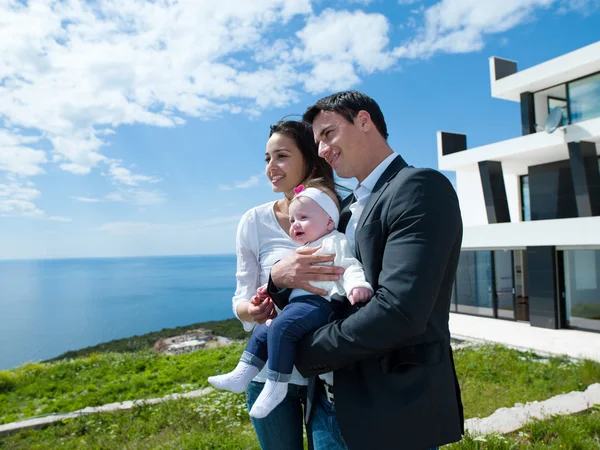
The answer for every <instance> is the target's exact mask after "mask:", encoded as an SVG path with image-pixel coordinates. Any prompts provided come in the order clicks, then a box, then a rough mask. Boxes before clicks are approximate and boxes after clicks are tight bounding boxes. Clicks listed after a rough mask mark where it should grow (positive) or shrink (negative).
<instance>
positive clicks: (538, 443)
mask: <svg viewBox="0 0 600 450" xmlns="http://www.w3.org/2000/svg"><path fill="white" fill-rule="evenodd" d="M444 449H445V450H513V449H519V450H521V449H523V450H525V449H528V450H529V449H530V450H546V449H547V450H600V407H598V406H596V407H594V408H593V409H592V410H590V411H589V412H587V413H584V414H579V415H575V416H562V417H560V416H558V417H555V418H553V419H551V420H547V421H543V422H542V421H535V422H532V423H530V424H528V425H526V426H525V427H523V428H521V429H520V430H519V431H517V432H515V433H511V434H509V435H506V436H502V435H490V436H479V437H477V436H470V435H467V436H466V437H465V438H464V439H463V440H462V441H461V442H459V443H457V444H452V445H448V446H445V447H444Z"/></svg>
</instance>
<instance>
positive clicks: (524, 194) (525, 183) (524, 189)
mask: <svg viewBox="0 0 600 450" xmlns="http://www.w3.org/2000/svg"><path fill="white" fill-rule="evenodd" d="M521 217H522V218H523V221H524V222H528V221H530V220H531V204H530V203H529V175H522V176H521Z"/></svg>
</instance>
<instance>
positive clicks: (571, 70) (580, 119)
mask: <svg viewBox="0 0 600 450" xmlns="http://www.w3.org/2000/svg"><path fill="white" fill-rule="evenodd" d="M490 79H491V93H492V96H493V97H495V98H499V99H504V100H508V101H517V102H520V105H521V123H522V130H523V135H522V136H518V137H515V138H512V139H507V140H505V141H501V142H495V143H490V144H488V145H483V146H480V147H476V148H469V149H467V144H466V142H467V137H466V136H465V135H461V134H454V133H449V132H443V131H439V132H438V135H437V138H438V139H437V141H438V165H439V169H440V170H445V171H454V172H456V190H457V193H458V198H459V201H460V206H461V212H462V218H463V225H464V234H463V243H462V253H461V261H460V262H459V267H458V272H457V278H456V282H455V291H454V296H453V306H452V308H453V311H455V312H463V313H468V314H476V315H484V316H490V317H495V318H505V319H513V320H523V321H529V322H530V323H531V324H532V325H533V326H540V327H546V328H568V327H575V328H577V327H580V328H584V329H591V330H595V331H600V42H596V43H594V44H591V45H588V46H586V47H583V48H581V49H578V50H575V51H573V52H571V53H568V54H566V55H562V56H559V57H558V58H555V59H552V60H550V61H547V62H544V63H542V64H539V65H537V66H534V67H531V68H528V69H525V70H522V71H517V65H516V63H515V62H513V61H510V60H505V59H500V58H490ZM550 111H556V112H555V113H554V116H555V117H556V119H559V120H560V122H559V123H558V124H557V123H555V124H554V125H555V126H554V127H550V129H548V131H546V130H547V129H546V124H547V122H550V121H549V113H550ZM561 114H562V115H561ZM466 128H467V129H468V126H467V127H466Z"/></svg>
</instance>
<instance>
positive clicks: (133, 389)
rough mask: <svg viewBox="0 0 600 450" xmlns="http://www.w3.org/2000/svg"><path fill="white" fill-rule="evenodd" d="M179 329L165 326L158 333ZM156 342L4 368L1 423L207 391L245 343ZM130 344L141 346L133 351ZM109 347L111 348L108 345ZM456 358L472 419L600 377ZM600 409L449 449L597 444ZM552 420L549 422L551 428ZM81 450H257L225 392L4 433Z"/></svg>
mask: <svg viewBox="0 0 600 450" xmlns="http://www.w3.org/2000/svg"><path fill="white" fill-rule="evenodd" d="M195 327H196V328H197V326H195ZM237 327H238V328H239V324H238V325H237ZM230 328H231V331H232V333H231V334H230V336H231V337H235V336H232V334H233V333H237V332H238V330H236V329H235V328H234V327H233V326H232V325H231V324H230V323H229V322H227V321H226V322H225V324H224V325H223V329H224V330H225V331H224V332H222V333H218V334H227V333H228V331H227V330H228V329H230ZM180 332H181V331H178V332H177V333H171V332H170V331H169V330H163V331H161V332H160V333H162V336H159V337H164V336H172V335H174V334H178V333H180ZM242 336H246V335H242ZM154 341H155V339H154V338H152V339H150V338H147V337H145V336H140V337H135V338H132V339H129V340H121V341H118V342H117V344H115V343H109V344H102V345H101V346H96V347H94V348H93V350H92V349H84V350H83V351H81V352H78V357H75V358H67V359H65V358H61V359H60V360H56V361H54V362H47V363H36V364H28V365H24V366H22V367H19V368H17V369H14V370H7V371H1V372H0V423H8V422H12V421H15V420H21V419H24V418H28V417H32V416H36V415H41V414H48V413H53V412H69V411H74V410H77V409H81V408H84V407H86V406H98V405H102V404H106V403H112V402H117V401H125V400H133V399H144V398H152V397H160V396H163V395H166V394H170V393H175V392H179V393H183V392H188V391H190V390H195V389H200V388H202V387H206V386H207V383H206V377H207V376H209V375H212V374H214V373H222V372H224V371H228V370H230V369H231V368H233V367H234V366H235V364H236V362H237V360H238V358H239V356H240V354H241V351H242V348H243V344H242V343H236V344H234V345H232V346H231V347H226V348H219V349H210V350H204V351H200V352H196V353H191V354H185V355H178V356H162V355H158V354H156V353H154V352H153V351H151V350H149V348H150V347H151V345H152V344H153V343H154ZM127 342H129V344H127ZM132 347H135V348H138V350H136V351H132V350H130V348H132ZM107 350H111V351H109V352H105V351H107ZM115 350H116V351H120V353H117V352H115ZM95 352H100V353H95ZM102 352H104V353H102ZM455 359H456V368H457V372H458V374H459V378H460V383H461V388H462V394H463V402H464V405H465V413H466V417H467V418H470V417H486V416H488V415H490V414H491V413H493V412H494V411H495V410H496V409H498V408H500V407H510V406H513V405H514V404H515V403H525V402H527V401H533V400H545V399H547V398H549V397H552V396H554V395H557V394H560V393H564V392H569V391H573V390H583V389H585V388H586V387H587V386H588V385H590V384H592V383H595V382H598V381H600V364H599V363H595V362H592V361H571V360H569V359H567V358H554V357H553V358H543V357H540V356H537V355H535V354H533V353H523V352H519V351H517V350H512V349H508V348H505V347H502V346H496V345H485V346H474V347H466V348H463V349H460V350H457V351H456V352H455ZM599 414H600V413H599V412H598V411H597V410H596V411H593V412H592V413H590V414H586V415H581V416H577V417H572V418H562V419H557V420H555V421H552V422H546V423H541V424H534V425H532V427H531V428H530V431H527V432H526V433H529V434H526V435H523V436H520V435H515V436H509V437H506V438H504V437H486V439H487V440H486V441H485V442H483V441H481V440H477V439H481V438H477V439H475V438H472V437H467V438H465V440H464V441H463V442H462V443H460V444H458V445H455V446H452V447H449V448H452V449H463V448H464V449H488V448H490V449H494V448H498V449H505V448H506V449H508V448H560V447H550V446H549V445H554V444H552V443H551V442H555V441H553V440H552V439H554V437H556V436H562V434H561V433H563V434H564V433H565V432H566V431H565V430H572V431H569V433H571V434H572V435H573V436H571V437H569V439H570V441H573V442H575V440H576V439H575V438H576V435H578V436H579V437H580V438H581V439H582V440H583V441H582V442H585V444H586V445H587V446H583V447H562V448H582V449H583V448H585V449H589V448H595V447H593V446H590V445H589V443H590V442H592V443H593V442H594V441H593V439H596V440H597V439H598V432H597V430H598V423H599V422H600V418H599ZM571 420H572V421H573V422H572V423H571V422H569V421H571ZM546 426H548V427H550V428H544V427H546ZM593 430H596V431H593ZM559 431H560V432H559ZM524 432H525V431H524ZM544 433H545V434H544ZM557 433H558V434H557ZM594 433H595V434H594ZM538 436H546V438H544V439H546V441H544V442H546V443H547V444H548V445H547V446H546V447H540V446H538V447H536V445H542V444H539V443H538V442H541V441H542V440H543V439H542V438H539V439H538ZM553 436H554V437H553ZM560 439H562V438H559V441H556V442H560ZM589 439H592V441H589ZM586 440H587V441H586ZM588 441H589V442H588ZM556 445H559V444H556ZM596 445H597V442H596ZM82 447H86V448H132V449H133V448H135V449H137V448H207V449H208V448H210V449H221V448H222V449H229V448H231V449H245V448H249V449H254V448H259V447H258V443H257V442H256V439H255V437H254V433H253V431H252V427H251V425H250V421H249V418H248V415H247V413H246V410H245V405H244V396H243V395H233V394H229V393H224V392H215V393H212V394H210V395H209V396H206V397H203V398H201V399H194V400H178V401H170V402H166V403H164V404H160V405H155V406H144V407H136V408H135V409H134V410H132V411H128V412H119V413H113V414H98V415H93V416H87V417H83V418H79V419H75V420H67V421H64V422H62V423H58V424H55V425H52V426H50V427H47V428H45V429H41V430H32V431H27V432H20V433H17V434H14V435H12V436H9V437H5V438H1V439H0V449H3V448H11V449H12V448H82Z"/></svg>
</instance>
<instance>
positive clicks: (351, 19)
mask: <svg viewBox="0 0 600 450" xmlns="http://www.w3.org/2000/svg"><path fill="white" fill-rule="evenodd" d="M389 28H390V25H389V22H388V20H387V18H386V17H385V16H383V15H382V14H367V13H364V12H362V11H355V12H348V11H334V10H332V9H326V10H325V11H323V13H322V14H321V15H320V16H316V17H311V18H309V20H308V22H307V24H306V26H305V27H304V28H303V29H302V30H301V31H299V32H298V33H297V36H298V38H299V39H300V41H301V43H302V46H301V48H298V49H295V51H294V52H293V54H294V56H295V57H296V58H298V59H301V60H303V61H306V62H310V63H312V64H313V65H314V67H313V69H312V71H311V72H310V74H309V75H308V74H307V75H305V76H304V77H303V78H304V80H305V86H306V88H307V89H308V90H309V91H311V92H314V93H316V92H321V91H324V90H328V89H329V90H339V89H347V88H349V87H351V86H352V85H355V84H356V83H358V81H359V80H360V79H359V77H358V75H357V73H372V72H374V71H376V70H384V69H387V68H389V67H390V66H391V65H392V64H394V62H395V59H394V57H393V56H392V54H391V53H390V52H389V51H388V50H387V46H388V43H389V38H388V32H389Z"/></svg>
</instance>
